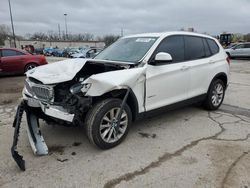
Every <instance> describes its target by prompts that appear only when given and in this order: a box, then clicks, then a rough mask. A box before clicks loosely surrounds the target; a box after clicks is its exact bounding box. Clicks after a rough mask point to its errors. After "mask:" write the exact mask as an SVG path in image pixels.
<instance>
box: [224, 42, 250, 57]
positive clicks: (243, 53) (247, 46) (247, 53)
mask: <svg viewBox="0 0 250 188" xmlns="http://www.w3.org/2000/svg"><path fill="white" fill-rule="evenodd" d="M225 51H226V53H227V55H228V56H229V57H231V58H234V57H250V42H244V43H239V44H237V45H235V46H233V47H231V48H229V49H225Z"/></svg>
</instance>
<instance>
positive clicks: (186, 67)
mask: <svg viewBox="0 0 250 188" xmlns="http://www.w3.org/2000/svg"><path fill="white" fill-rule="evenodd" d="M188 69H189V66H186V65H184V66H182V67H181V70H182V71H185V70H188Z"/></svg>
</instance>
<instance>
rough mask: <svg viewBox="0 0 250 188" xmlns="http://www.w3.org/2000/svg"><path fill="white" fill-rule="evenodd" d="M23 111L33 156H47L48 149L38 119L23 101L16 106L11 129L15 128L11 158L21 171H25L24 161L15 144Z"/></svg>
mask: <svg viewBox="0 0 250 188" xmlns="http://www.w3.org/2000/svg"><path fill="white" fill-rule="evenodd" d="M24 111H25V112H26V117H27V124H28V126H27V133H28V138H29V142H30V145H31V148H32V150H33V152H34V154H35V155H47V154H48V147H47V145H46V143H45V141H44V139H43V136H42V134H41V131H40V128H39V121H38V118H37V116H36V115H35V114H34V113H32V111H31V110H30V108H29V107H28V106H27V105H26V103H25V101H22V102H21V103H20V104H19V105H18V108H17V112H16V116H15V119H14V122H13V127H14V128H15V131H14V138H13V144H12V147H11V154H12V157H13V159H14V160H15V162H16V163H17V165H18V166H19V168H20V169H21V170H22V171H25V161H24V160H23V156H21V155H19V153H18V152H17V144H18V137H19V132H20V126H21V122H22V116H23V112H24Z"/></svg>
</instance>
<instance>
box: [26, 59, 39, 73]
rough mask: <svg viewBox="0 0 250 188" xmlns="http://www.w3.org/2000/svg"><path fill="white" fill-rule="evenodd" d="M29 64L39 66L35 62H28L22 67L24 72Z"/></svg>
mask: <svg viewBox="0 0 250 188" xmlns="http://www.w3.org/2000/svg"><path fill="white" fill-rule="evenodd" d="M31 64H35V65H36V66H39V63H37V62H34V61H32V62H28V63H26V64H25V66H24V70H23V71H24V72H25V70H26V67H27V66H28V65H31Z"/></svg>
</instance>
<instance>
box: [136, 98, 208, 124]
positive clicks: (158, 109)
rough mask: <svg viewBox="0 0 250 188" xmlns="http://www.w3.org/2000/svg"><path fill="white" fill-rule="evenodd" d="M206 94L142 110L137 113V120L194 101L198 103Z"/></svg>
mask: <svg viewBox="0 0 250 188" xmlns="http://www.w3.org/2000/svg"><path fill="white" fill-rule="evenodd" d="M206 96H207V94H202V95H199V96H196V97H193V98H191V99H187V100H184V101H181V102H177V103H174V104H170V105H167V106H163V107H160V108H157V109H154V110H150V111H147V112H142V113H140V114H138V117H137V120H141V119H143V118H145V117H147V116H154V115H157V114H161V113H165V112H168V111H172V110H176V109H178V108H180V107H184V106H189V105H192V104H195V103H198V102H202V101H204V100H205V99H206Z"/></svg>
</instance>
